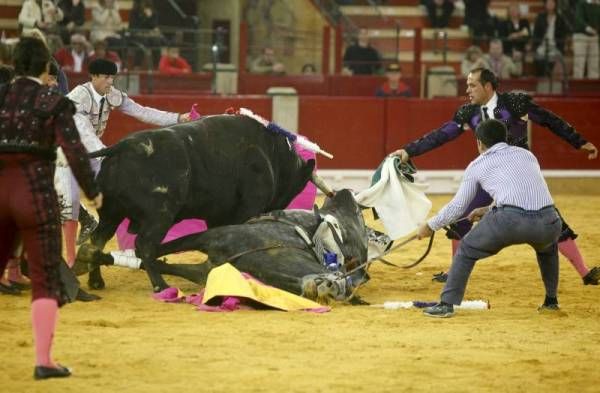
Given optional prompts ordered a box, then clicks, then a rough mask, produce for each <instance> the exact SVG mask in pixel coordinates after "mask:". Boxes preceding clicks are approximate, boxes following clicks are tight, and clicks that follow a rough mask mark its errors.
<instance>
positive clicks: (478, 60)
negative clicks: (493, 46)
mask: <svg viewBox="0 0 600 393" xmlns="http://www.w3.org/2000/svg"><path fill="white" fill-rule="evenodd" d="M485 65H486V63H485V61H484V60H483V52H482V51H481V48H480V47H478V46H476V45H472V46H470V47H469V48H468V49H467V51H466V52H465V58H464V59H463V60H462V62H461V63H460V73H461V75H462V76H464V77H465V78H466V77H467V76H469V74H470V73H471V70H473V69H475V68H481V67H485Z"/></svg>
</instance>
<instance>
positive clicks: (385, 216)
mask: <svg viewBox="0 0 600 393" xmlns="http://www.w3.org/2000/svg"><path fill="white" fill-rule="evenodd" d="M423 190H424V185H423V184H416V183H411V182H410V181H408V180H407V179H406V178H404V176H402V175H400V174H399V173H398V172H397V171H396V167H395V165H394V158H393V157H388V158H386V160H385V161H384V162H383V166H382V169H381V178H380V179H379V181H378V182H377V183H375V184H373V185H372V186H371V187H370V188H367V189H366V190H364V191H361V192H359V193H358V194H357V195H355V198H356V201H357V202H358V203H359V204H361V205H363V206H368V207H374V208H375V210H376V211H377V214H378V215H379V218H380V219H381V222H382V223H383V226H384V227H385V230H386V232H387V235H388V236H389V237H391V238H392V239H394V240H395V239H398V238H400V237H402V236H406V235H408V234H409V233H411V232H413V231H414V230H416V229H417V228H418V226H419V225H420V224H422V223H423V222H424V221H425V218H426V217H427V214H428V213H429V210H431V201H430V200H429V199H428V198H427V196H425V193H424V192H423Z"/></svg>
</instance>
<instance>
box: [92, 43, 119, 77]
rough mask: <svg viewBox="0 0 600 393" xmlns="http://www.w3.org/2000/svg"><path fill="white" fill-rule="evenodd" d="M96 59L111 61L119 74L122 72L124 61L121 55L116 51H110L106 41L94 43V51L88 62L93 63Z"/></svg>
mask: <svg viewBox="0 0 600 393" xmlns="http://www.w3.org/2000/svg"><path fill="white" fill-rule="evenodd" d="M96 59H106V60H110V61H112V62H113V63H115V64H116V65H117V72H119V71H120V70H121V66H122V61H121V58H120V57H119V54H118V53H117V52H115V51H112V50H108V48H107V45H106V41H104V40H101V41H96V42H94V50H93V51H92V52H91V53H90V56H89V59H88V62H89V63H91V62H92V61H94V60H96Z"/></svg>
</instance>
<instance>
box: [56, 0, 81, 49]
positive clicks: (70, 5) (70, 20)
mask: <svg viewBox="0 0 600 393" xmlns="http://www.w3.org/2000/svg"><path fill="white" fill-rule="evenodd" d="M58 7H59V8H60V9H61V11H62V13H63V19H62V20H61V21H60V23H59V26H60V36H61V38H62V40H63V42H64V43H65V44H66V45H68V44H69V43H70V38H71V35H72V34H73V33H77V32H80V31H81V30H82V28H83V24H84V23H85V6H84V4H83V1H82V0H60V1H59V2H58Z"/></svg>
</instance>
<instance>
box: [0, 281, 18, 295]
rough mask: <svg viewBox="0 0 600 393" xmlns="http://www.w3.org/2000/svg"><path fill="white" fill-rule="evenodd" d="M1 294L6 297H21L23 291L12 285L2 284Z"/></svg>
mask: <svg viewBox="0 0 600 393" xmlns="http://www.w3.org/2000/svg"><path fill="white" fill-rule="evenodd" d="M0 293H3V294H5V295H14V296H19V295H20V294H21V290H20V289H19V288H17V287H15V286H13V285H12V284H11V285H6V284H2V283H1V282H0Z"/></svg>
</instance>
